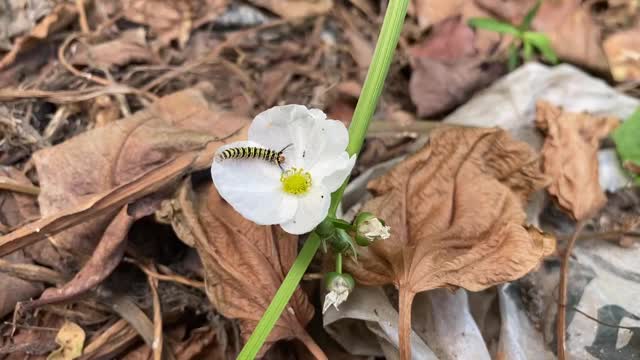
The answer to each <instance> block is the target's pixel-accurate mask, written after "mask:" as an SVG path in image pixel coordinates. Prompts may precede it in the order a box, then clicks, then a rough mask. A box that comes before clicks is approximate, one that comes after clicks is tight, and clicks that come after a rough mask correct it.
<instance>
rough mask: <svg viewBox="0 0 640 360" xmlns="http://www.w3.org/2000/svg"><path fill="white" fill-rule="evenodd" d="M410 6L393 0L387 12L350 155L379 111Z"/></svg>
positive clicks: (338, 195)
mask: <svg viewBox="0 0 640 360" xmlns="http://www.w3.org/2000/svg"><path fill="white" fill-rule="evenodd" d="M408 5H409V1H408V0H391V1H390V2H389V6H388V8H387V13H386V14H385V16H384V21H383V22H382V29H381V30H380V36H379V37H378V42H377V44H376V49H375V50H374V52H373V58H372V59H371V65H370V66H369V71H368V72H367V77H366V79H365V80H364V85H363V86H362V92H361V94H360V98H359V99H358V103H357V104H356V109H355V110H354V112H353V118H352V119H351V126H349V145H347V153H349V155H355V154H358V153H359V152H360V149H361V148H362V144H363V143H364V139H365V137H366V135H367V129H368V128H369V123H370V122H371V119H372V118H373V113H374V112H375V110H376V106H377V105H378V100H379V99H380V94H381V93H382V86H383V85H384V80H385V79H386V78H387V74H388V73H389V67H390V66H391V61H392V60H393V53H394V51H395V49H396V46H397V45H398V39H400V32H401V31H402V23H403V22H404V17H405V15H406V14H407V6H408ZM348 182H349V178H347V179H345V181H344V183H343V184H342V186H341V187H340V188H339V189H338V190H337V191H335V192H334V193H333V194H331V207H330V208H329V216H335V215H336V211H337V210H338V205H339V204H340V200H342V195H343V194H344V189H345V188H346V187H347V183H348Z"/></svg>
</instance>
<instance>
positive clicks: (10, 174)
mask: <svg viewBox="0 0 640 360" xmlns="http://www.w3.org/2000/svg"><path fill="white" fill-rule="evenodd" d="M0 176H2V177H6V178H9V179H11V180H12V181H15V182H16V183H18V184H23V185H32V184H31V182H30V181H29V180H28V179H27V178H26V177H25V176H24V175H23V174H22V173H21V172H20V171H18V170H16V169H14V168H10V167H4V166H3V167H0ZM37 217H38V206H37V203H36V198H35V197H34V196H33V195H25V194H21V193H18V192H13V191H3V190H0V233H3V232H6V231H8V230H9V229H11V228H13V227H15V226H17V225H20V224H21V223H23V222H24V221H25V220H30V219H32V218H37ZM2 260H6V261H9V262H11V263H20V264H23V263H31V261H30V260H29V259H27V257H26V256H25V254H24V253H23V252H22V251H19V252H16V253H13V254H10V255H8V256H5V257H3V258H2ZM0 289H2V291H0V317H3V316H5V315H7V314H8V313H10V312H11V311H13V309H14V307H15V305H16V303H17V302H18V301H23V300H27V299H30V298H32V297H34V296H37V295H38V294H40V292H41V291H42V290H43V287H42V285H41V284H39V283H34V282H29V281H25V280H21V279H19V278H16V277H13V276H10V275H8V274H3V273H0Z"/></svg>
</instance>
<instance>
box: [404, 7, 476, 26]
mask: <svg viewBox="0 0 640 360" xmlns="http://www.w3.org/2000/svg"><path fill="white" fill-rule="evenodd" d="M465 2H468V1H465V0H412V1H411V5H412V10H413V11H412V13H411V15H413V16H415V17H416V19H417V20H418V26H420V28H421V29H426V28H428V27H430V26H432V25H434V24H436V23H439V22H440V21H442V20H444V19H446V18H448V17H451V16H456V15H460V13H461V12H462V8H463V6H464V3H465Z"/></svg>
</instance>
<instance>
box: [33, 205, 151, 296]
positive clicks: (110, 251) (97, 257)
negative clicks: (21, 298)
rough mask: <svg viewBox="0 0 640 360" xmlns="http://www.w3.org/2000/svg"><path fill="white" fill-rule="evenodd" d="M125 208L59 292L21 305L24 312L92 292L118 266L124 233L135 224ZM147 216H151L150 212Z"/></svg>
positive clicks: (123, 244) (123, 246) (122, 251)
mask: <svg viewBox="0 0 640 360" xmlns="http://www.w3.org/2000/svg"><path fill="white" fill-rule="evenodd" d="M127 208H128V207H127V206H125V207H123V208H122V210H120V212H119V213H118V215H116V217H115V218H114V219H113V220H112V221H111V223H110V224H109V226H108V227H107V229H106V230H105V231H104V234H103V235H102V239H100V242H99V243H98V246H97V247H96V249H95V251H94V252H93V254H92V256H91V258H90V259H89V260H88V261H87V263H86V264H85V265H84V266H83V267H82V269H81V270H80V271H79V272H78V273H77V274H76V275H75V276H74V277H73V279H72V280H71V281H69V282H68V283H66V284H65V285H64V286H62V287H61V288H49V289H47V290H45V291H44V293H42V296H40V298H39V299H37V300H33V301H29V302H26V303H24V305H23V306H24V308H36V307H40V306H42V305H46V304H51V303H55V302H61V301H66V300H69V299H73V298H75V297H76V296H78V295H81V294H83V293H85V292H87V291H88V290H91V289H93V288H95V287H96V286H97V285H99V284H100V283H101V282H102V281H103V280H104V279H106V278H107V276H109V275H110V274H111V272H113V270H114V269H115V268H116V266H118V264H119V263H120V260H122V256H123V255H124V249H125V246H126V239H127V233H128V232H129V229H130V228H131V225H133V222H134V221H135V220H136V217H133V216H131V215H129V214H128V213H127ZM150 213H151V212H150Z"/></svg>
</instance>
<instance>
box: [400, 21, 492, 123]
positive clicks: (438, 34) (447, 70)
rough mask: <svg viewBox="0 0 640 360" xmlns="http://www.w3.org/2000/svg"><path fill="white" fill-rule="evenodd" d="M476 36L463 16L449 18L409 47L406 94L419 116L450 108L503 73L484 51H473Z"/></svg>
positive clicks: (434, 113)
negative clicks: (407, 89) (409, 57)
mask: <svg viewBox="0 0 640 360" xmlns="http://www.w3.org/2000/svg"><path fill="white" fill-rule="evenodd" d="M475 36H476V35H475V34H474V32H473V31H472V30H471V28H469V26H467V24H465V23H464V22H463V19H462V17H455V18H450V19H447V20H445V21H443V22H440V23H438V24H437V25H435V26H434V28H433V32H432V34H431V36H429V37H428V38H427V39H425V41H424V42H422V43H420V44H418V45H416V46H414V47H413V48H412V49H411V50H410V53H411V55H412V57H411V60H412V61H411V65H412V67H413V73H412V74H411V80H410V82H409V94H410V96H411V100H412V101H413V103H414V104H415V105H416V107H417V108H418V115H419V116H423V117H430V116H435V115H439V114H441V113H443V112H445V111H447V110H450V109H452V108H453V107H455V106H456V105H458V104H460V103H462V102H464V101H465V100H466V99H467V98H468V97H469V96H471V94H472V93H473V92H474V91H476V90H478V89H480V88H482V87H484V86H486V85H487V84H489V83H490V82H491V81H493V80H494V79H495V78H497V77H498V76H499V75H500V74H501V73H502V70H503V69H502V66H501V65H499V64H497V63H490V62H487V61H485V58H486V54H482V53H480V52H478V51H477V50H476V47H475V44H474V41H475Z"/></svg>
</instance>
